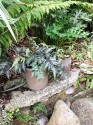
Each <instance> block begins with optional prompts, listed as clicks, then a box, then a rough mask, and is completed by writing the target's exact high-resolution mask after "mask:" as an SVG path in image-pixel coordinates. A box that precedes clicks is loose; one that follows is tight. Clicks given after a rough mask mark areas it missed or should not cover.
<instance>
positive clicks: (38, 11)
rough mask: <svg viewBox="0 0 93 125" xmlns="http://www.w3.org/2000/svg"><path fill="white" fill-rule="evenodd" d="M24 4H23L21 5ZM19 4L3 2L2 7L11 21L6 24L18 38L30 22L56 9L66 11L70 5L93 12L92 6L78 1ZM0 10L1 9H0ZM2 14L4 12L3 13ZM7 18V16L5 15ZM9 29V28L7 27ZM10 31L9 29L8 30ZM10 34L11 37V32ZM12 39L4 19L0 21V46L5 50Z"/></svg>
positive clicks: (25, 2)
mask: <svg viewBox="0 0 93 125" xmlns="http://www.w3.org/2000/svg"><path fill="white" fill-rule="evenodd" d="M23 2H24V3H23ZM23 2H20V1H19V0H14V1H11V0H9V1H8V2H7V0H4V1H3V2H2V3H3V6H4V7H5V8H6V10H7V12H8V13H9V15H10V16H11V19H13V20H10V21H8V22H7V25H9V23H10V24H11V27H12V30H13V32H14V33H15V34H16V37H18V34H20V35H22V37H24V35H25V30H27V29H28V27H30V25H31V21H32V22H34V21H35V20H41V19H42V17H43V16H44V15H45V14H49V13H50V12H51V10H52V11H54V10H56V9H61V8H63V9H66V8H69V7H70V6H71V5H73V4H76V5H78V6H82V7H83V8H86V9H87V10H89V11H91V12H92V11H93V9H92V8H93V4H89V3H87V2H85V3H84V2H80V1H65V2H62V1H47V0H45V1H40V0H39V1H37V0H35V1H30V0H28V1H27V0H23ZM0 9H1V7H0ZM3 12H4V11H3ZM6 17H7V14H6ZM8 28H9V27H8ZM10 30H11V29H10ZM12 30H11V33H12V35H13V32H12ZM12 41H13V40H12V38H11V35H10V33H9V32H8V30H7V27H6V25H5V23H4V19H3V20H0V44H1V45H0V46H1V48H2V47H6V49H7V48H8V47H9V46H10V45H11V43H12Z"/></svg>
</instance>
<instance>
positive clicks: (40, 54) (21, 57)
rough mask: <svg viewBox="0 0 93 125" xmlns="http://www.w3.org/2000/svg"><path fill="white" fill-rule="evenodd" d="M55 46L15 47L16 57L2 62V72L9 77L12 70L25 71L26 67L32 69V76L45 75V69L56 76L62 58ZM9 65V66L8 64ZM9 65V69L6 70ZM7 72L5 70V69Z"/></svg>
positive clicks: (41, 76) (39, 76)
mask: <svg viewBox="0 0 93 125" xmlns="http://www.w3.org/2000/svg"><path fill="white" fill-rule="evenodd" d="M54 50H55V47H49V48H48V46H45V45H43V44H40V45H37V46H36V47H34V50H33V48H32V50H30V49H28V48H26V47H23V48H20V47H16V46H14V47H13V51H12V50H11V51H12V52H14V55H13V56H14V58H13V60H11V63H10V65H9V62H6V63H3V62H2V63H1V64H0V69H1V74H0V75H2V74H3V73H6V74H7V76H8V77H10V74H11V73H12V72H15V73H23V72H25V70H26V68H29V69H31V71H32V76H36V77H37V79H38V80H39V79H41V78H43V77H44V71H45V70H46V71H49V72H51V73H52V74H53V76H54V78H55V77H56V75H57V73H58V72H59V71H60V70H61V69H60V60H59V59H57V58H56V56H55V55H54ZM8 65H9V66H8ZM6 66H7V71H6ZM4 70H5V71H6V72H5V71H4Z"/></svg>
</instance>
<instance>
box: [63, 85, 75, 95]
mask: <svg viewBox="0 0 93 125" xmlns="http://www.w3.org/2000/svg"><path fill="white" fill-rule="evenodd" d="M74 92H75V88H74V87H73V86H71V87H69V88H67V89H66V90H65V93H66V94H67V95H69V94H73V93H74Z"/></svg>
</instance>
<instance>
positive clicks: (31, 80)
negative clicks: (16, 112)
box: [26, 68, 48, 90]
mask: <svg viewBox="0 0 93 125" xmlns="http://www.w3.org/2000/svg"><path fill="white" fill-rule="evenodd" d="M26 81H27V86H28V88H29V89H33V90H40V89H43V88H45V87H46V86H47V85H48V74H47V72H46V71H44V76H43V78H40V79H39V80H38V79H37V77H36V76H32V72H31V69H29V68H26Z"/></svg>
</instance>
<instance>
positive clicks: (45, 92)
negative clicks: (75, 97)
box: [5, 69, 80, 110]
mask: <svg viewBox="0 0 93 125" xmlns="http://www.w3.org/2000/svg"><path fill="white" fill-rule="evenodd" d="M79 72H80V70H79V69H73V70H72V71H71V76H70V77H69V80H68V81H69V82H68V83H67V81H66V80H62V81H57V82H53V83H50V84H49V85H48V86H47V87H46V88H44V89H42V90H39V91H25V92H20V91H14V92H12V99H11V100H10V102H9V103H8V104H6V105H5V110H10V109H12V110H15V109H16V108H24V107H29V106H31V105H33V104H35V103H38V102H40V101H43V102H45V101H47V100H48V99H49V98H50V97H52V96H53V95H55V94H57V93H59V92H61V91H64V90H65V89H67V88H68V87H70V86H72V84H73V83H74V82H75V81H76V80H77V78H78V75H79Z"/></svg>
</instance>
